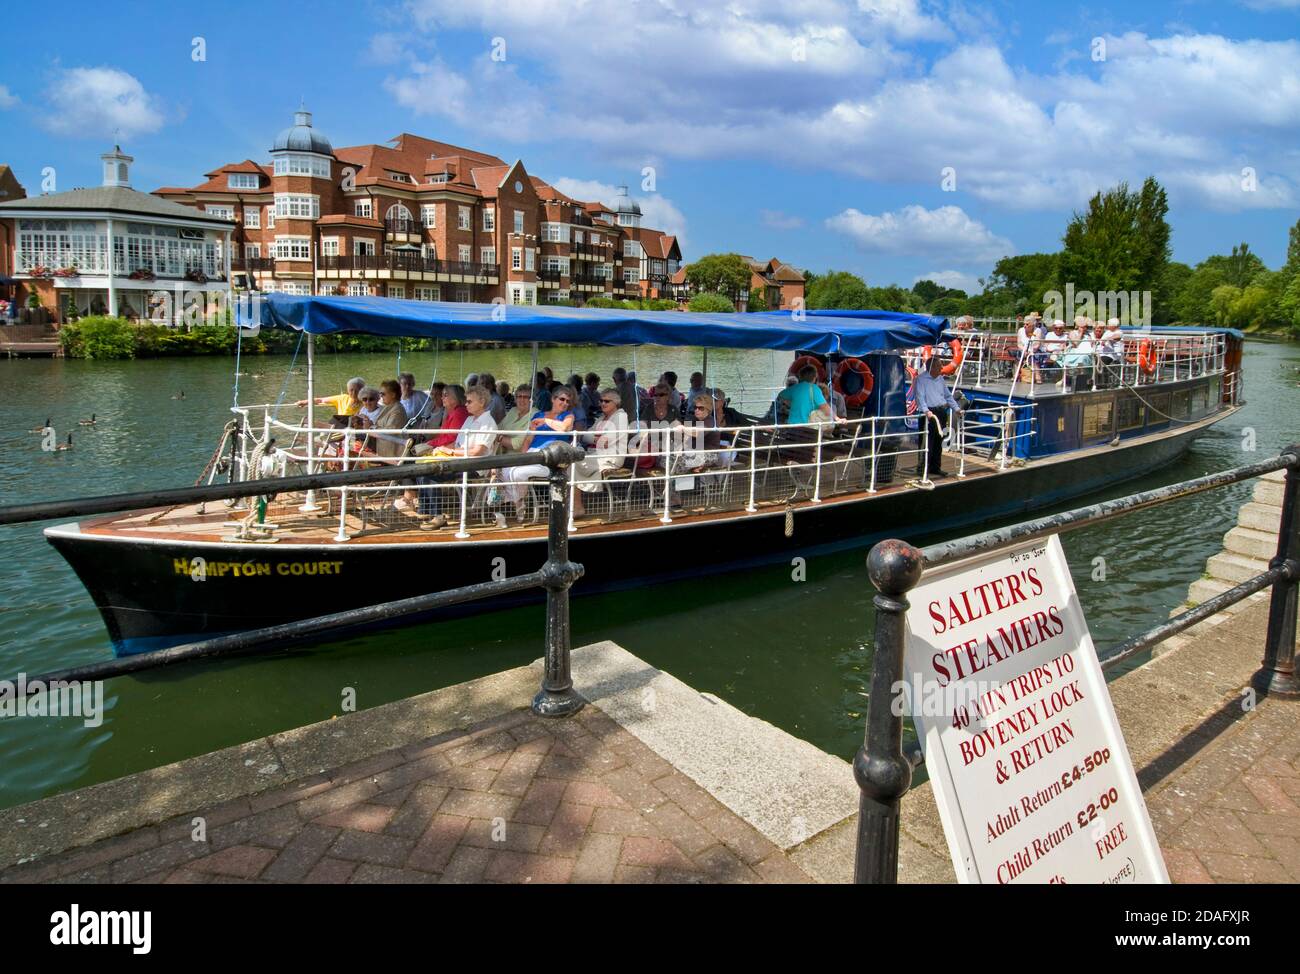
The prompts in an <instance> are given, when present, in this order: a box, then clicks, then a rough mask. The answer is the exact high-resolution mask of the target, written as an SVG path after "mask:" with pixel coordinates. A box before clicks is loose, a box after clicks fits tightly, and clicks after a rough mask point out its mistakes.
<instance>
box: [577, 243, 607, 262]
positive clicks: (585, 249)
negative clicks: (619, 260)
mask: <svg viewBox="0 0 1300 974" xmlns="http://www.w3.org/2000/svg"><path fill="white" fill-rule="evenodd" d="M569 256H570V257H572V258H574V259H575V260H598V261H601V262H602V263H603V262H605V261H609V260H613V259H614V248H613V247H611V246H609V245H606V246H603V247H593V246H591V244H574V245H573V246H572V247H570V248H569Z"/></svg>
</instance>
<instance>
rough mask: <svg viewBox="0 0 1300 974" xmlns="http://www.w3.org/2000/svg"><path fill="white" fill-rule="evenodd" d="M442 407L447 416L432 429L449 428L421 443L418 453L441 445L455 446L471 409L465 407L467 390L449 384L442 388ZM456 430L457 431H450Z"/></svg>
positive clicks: (426, 451)
mask: <svg viewBox="0 0 1300 974" xmlns="http://www.w3.org/2000/svg"><path fill="white" fill-rule="evenodd" d="M442 407H443V409H444V410H446V413H447V415H446V417H445V418H444V419H443V421H442V423H440V424H439V425H438V426H436V427H430V429H443V430H448V431H449V432H446V433H438V434H435V435H434V436H431V437H429V441H428V442H427V443H422V444H420V448H418V449H417V450H416V452H417V453H420V454H424V453H428V452H429V451H430V450H436V449H437V448H438V447H440V446H454V445H455V443H456V436H457V434H458V433H459V431H460V428H461V426H463V425H464V423H465V420H467V419H468V418H469V411H468V410H466V408H465V390H464V388H462V387H461V386H447V387H446V388H445V389H443V390H442ZM451 430H455V431H456V432H450V431H451Z"/></svg>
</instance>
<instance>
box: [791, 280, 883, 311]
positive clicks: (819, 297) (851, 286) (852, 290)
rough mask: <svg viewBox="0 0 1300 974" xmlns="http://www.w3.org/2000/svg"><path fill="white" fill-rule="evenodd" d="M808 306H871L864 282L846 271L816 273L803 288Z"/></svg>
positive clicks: (847, 307)
mask: <svg viewBox="0 0 1300 974" xmlns="http://www.w3.org/2000/svg"><path fill="white" fill-rule="evenodd" d="M804 297H805V300H806V302H807V306H808V307H809V308H841V309H855V308H856V309H863V308H870V307H871V299H870V294H869V293H868V289H867V285H866V282H865V281H863V280H862V278H860V277H858V276H857V275H856V274H850V273H849V272H848V271H827V272H826V273H825V274H819V275H816V276H815V277H814V279H813V282H812V283H811V284H809V285H807V286H806V287H805V289H804Z"/></svg>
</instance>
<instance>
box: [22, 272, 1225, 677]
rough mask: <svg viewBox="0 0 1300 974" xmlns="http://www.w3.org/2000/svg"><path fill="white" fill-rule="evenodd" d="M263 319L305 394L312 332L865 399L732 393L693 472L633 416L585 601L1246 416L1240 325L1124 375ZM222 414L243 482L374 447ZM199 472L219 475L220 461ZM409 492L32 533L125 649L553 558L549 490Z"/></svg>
mask: <svg viewBox="0 0 1300 974" xmlns="http://www.w3.org/2000/svg"><path fill="white" fill-rule="evenodd" d="M254 315H255V318H256V321H255V322H246V323H254V324H256V325H258V326H261V327H288V328H295V329H299V330H302V331H303V332H305V333H306V336H307V347H308V356H307V357H308V369H307V381H308V390H309V393H308V398H309V401H311V400H313V399H314V397H315V394H316V390H315V389H314V385H313V375H314V353H313V347H314V340H313V337H312V336H316V335H323V334H331V333H335V332H363V333H368V334H374V335H388V336H419V337H427V338H435V339H439V340H460V341H465V340H476V341H485V342H502V343H511V344H517V343H539V342H541V343H556V344H564V345H584V344H587V345H590V344H602V345H618V346H655V345H657V346H668V347H692V348H696V347H699V348H705V349H707V348H733V349H735V348H739V349H772V350H774V351H775V352H777V353H782V354H788V355H789V356H790V358H791V371H792V372H793V371H795V366H796V365H798V364H801V363H804V362H812V363H813V364H815V365H816V366H817V367H819V368H821V369H825V370H826V371H827V374H828V375H832V376H834V377H835V381H836V382H837V383H838V384H839V385H840V386H841V387H842V388H843V389H844V391H846V392H848V393H849V395H848V399H849V402H850V403H855V404H856V408H853V409H851V410H849V416H848V418H847V419H846V420H845V421H844V422H837V423H825V422H813V423H809V424H805V425H799V426H793V425H790V424H788V423H787V424H781V423H775V422H773V420H774V419H775V418H777V417H776V416H774V410H773V408H772V396H773V394H774V393H775V392H776V391H777V390H775V389H766V390H762V392H761V395H760V396H759V397H758V399H757V401H754V400H753V399H750V400H749V401H746V400H745V397H743V396H739V395H732V396H731V397H729V401H728V403H727V406H726V410H725V414H724V415H725V420H724V422H725V426H724V429H723V431H722V441H721V445H720V446H719V447H718V448H717V449H715V450H712V451H706V452H708V453H709V456H708V457H707V458H706V459H707V462H705V463H702V464H701V463H700V462H699V461H700V459H701V458H700V457H699V456H698V455H696V456H692V457H691V458H690V460H691V462H692V464H693V465H692V466H691V467H690V468H687V467H685V466H684V465H683V459H684V452H683V441H682V439H681V434H680V432H678V431H665V430H663V429H652V428H649V427H646V428H641V427H640V426H639V425H638V424H634V427H633V432H632V436H631V438H630V440H629V443H628V446H627V456H626V458H625V462H623V463H622V465H621V466H617V467H615V468H614V469H612V470H610V471H609V472H608V473H607V474H606V475H605V476H604V477H603V478H602V479H601V481H600V483H599V484H598V485H597V487H598V490H597V491H596V492H594V493H589V494H585V495H584V497H585V499H586V505H585V506H586V513H585V514H584V515H583V516H581V517H577V518H574V519H573V520H572V523H571V525H570V526H571V529H572V535H571V540H570V553H571V557H572V558H573V560H575V561H578V562H580V563H581V564H582V565H583V566H584V568H585V573H584V576H583V578H582V579H581V580H580V581H579V582H578V583H577V584H576V585H575V587H574V590H573V591H574V593H575V594H578V595H581V594H584V593H590V592H597V591H602V590H610V589H616V588H624V587H631V586H643V585H646V584H652V583H655V582H659V581H663V580H667V579H670V578H674V577H681V576H684V575H693V574H706V573H711V572H724V571H728V570H732V569H735V568H740V567H746V566H753V565H760V564H765V563H772V562H778V561H785V562H789V560H790V559H791V558H792V557H794V556H807V555H811V554H816V553H820V552H825V551H830V550H835V549H842V548H847V547H865V546H868V545H870V544H873V543H874V542H875V541H878V540H880V539H881V538H883V537H887V536H902V537H917V536H920V535H923V534H925V535H933V534H935V533H942V532H957V531H959V530H962V529H969V528H972V527H974V526H976V525H979V524H982V523H984V522H987V521H990V520H993V519H997V518H1006V517H1012V516H1021V515H1024V514H1027V513H1028V512H1031V511H1034V510H1036V509H1039V508H1043V507H1047V506H1050V505H1055V504H1059V503H1060V502H1062V501H1065V500H1067V499H1069V498H1074V497H1078V496H1082V495H1086V494H1089V493H1091V492H1094V491H1098V490H1101V489H1103V488H1106V487H1108V486H1111V485H1113V484H1116V483H1119V482H1121V481H1124V480H1126V479H1130V478H1134V477H1138V476H1140V475H1144V474H1148V473H1150V472H1151V471H1153V470H1155V469H1157V468H1158V467H1160V466H1161V465H1163V464H1167V463H1169V462H1171V461H1172V460H1174V459H1175V458H1177V457H1178V456H1179V455H1180V454H1182V453H1183V452H1184V451H1186V450H1187V449H1188V447H1189V446H1190V445H1191V443H1192V441H1193V440H1194V439H1195V438H1196V437H1197V436H1199V435H1200V434H1201V433H1203V432H1205V431H1206V430H1207V429H1208V428H1209V427H1210V426H1211V425H1212V424H1214V423H1216V422H1218V421H1220V420H1222V419H1223V418H1225V417H1226V416H1228V415H1230V414H1231V413H1232V412H1233V411H1235V410H1236V409H1238V408H1240V404H1241V401H1242V399H1241V394H1242V379H1241V348H1242V335H1241V333H1240V332H1236V331H1233V330H1231V329H1185V328H1169V329H1158V328H1157V329H1144V330H1140V331H1138V330H1132V329H1130V330H1127V331H1126V332H1125V341H1124V349H1125V350H1124V352H1123V354H1121V355H1119V356H1118V357H1115V359H1114V360H1113V361H1110V362H1107V361H1103V360H1101V359H1100V358H1097V357H1094V358H1093V360H1092V361H1091V362H1090V363H1089V364H1087V365H1086V366H1085V367H1078V365H1077V360H1076V367H1075V368H1073V369H1071V370H1068V372H1063V371H1062V370H1058V369H1053V368H1050V367H1047V366H1044V367H1041V368H1035V364H1034V359H1033V355H1032V350H1021V349H1019V348H1018V347H1017V343H1016V338H1015V336H1014V335H1011V334H998V333H995V332H993V331H989V330H976V329H973V328H969V327H967V328H964V329H955V328H953V327H952V326H951V325H950V323H949V322H948V321H947V320H946V319H943V318H937V317H930V316H925V315H908V314H899V313H891V312H879V311H832V312H818V311H807V312H802V313H798V314H792V313H790V312H766V313H755V314H735V315H707V314H706V315H700V314H682V313H675V312H659V313H655V312H626V311H615V310H595V309H590V310H589V309H572V308H546V307H523V306H502V305H471V304H452V303H433V302H417V301H402V300H396V299H384V298H346V297H297V296H290V295H282V294H271V295H266V296H263V297H262V298H261V302H260V307H259V308H257V309H256V311H255V313H254ZM940 350H942V351H944V352H951V353H952V357H951V358H950V360H949V362H948V365H947V369H948V371H950V372H951V374H950V375H949V376H946V378H947V380H948V381H949V383H950V384H951V385H952V386H953V387H954V388H955V389H956V390H957V391H958V392H959V393H960V395H961V396H963V397H964V398H965V400H966V401H967V408H966V410H965V411H964V412H963V413H961V414H960V418H959V419H958V420H957V421H954V422H952V423H951V424H950V429H948V430H946V431H944V433H943V435H944V436H945V441H944V442H945V450H944V454H943V464H942V467H943V473H944V474H945V475H946V476H945V477H943V478H942V479H936V478H931V477H928V476H927V475H925V473H924V463H923V457H924V451H925V449H926V447H927V444H928V437H929V436H931V435H934V436H937V435H940V432H939V430H937V429H934V430H933V431H932V430H931V429H927V428H925V427H924V425H919V424H918V423H917V417H916V416H915V415H909V412H908V404H907V400H908V396H907V392H908V388H909V386H910V377H911V375H912V374H914V370H915V369H918V368H921V367H923V365H922V363H923V361H924V359H925V358H926V356H927V355H929V354H939V352H940ZM641 354H642V355H644V354H645V352H644V351H643V352H642V353H641ZM704 361H707V352H705V353H704ZM534 371H536V369H534ZM704 371H707V367H706V368H705V369H704ZM864 380H865V381H864ZM707 384H708V383H707V379H706V385H707ZM328 391H329V392H333V391H334V390H328ZM289 412H294V410H292V409H289ZM235 413H236V421H237V423H238V424H240V426H241V428H242V429H243V430H244V431H245V432H246V435H244V436H240V437H235V438H234V441H235V443H236V444H237V447H236V448H235V449H233V450H232V451H231V456H230V461H231V462H230V471H229V476H231V477H232V478H235V479H241V480H242V479H250V478H256V477H257V476H267V475H271V474H274V475H291V474H298V473H303V472H307V471H319V470H322V469H341V468H347V467H348V465H349V463H351V464H352V465H353V466H355V463H356V461H354V460H351V459H349V458H350V457H352V455H353V452H354V449H352V450H350V449H349V448H350V447H354V443H353V438H354V437H355V436H364V435H365V434H361V433H354V432H341V431H339V430H338V429H335V428H332V427H331V426H330V425H329V424H328V421H327V418H325V417H322V416H321V414H320V413H321V411H320V409H319V408H317V407H313V406H311V405H309V406H308V407H307V408H306V413H305V415H304V416H302V417H297V418H292V419H286V418H281V416H282V415H283V414H284V409H277V408H276V405H275V404H266V405H260V406H236V407H235ZM918 425H919V428H917V429H915V430H914V427H918ZM407 432H408V433H410V434H411V435H412V436H413V437H415V436H418V435H420V434H422V433H427V432H436V431H423V430H421V431H416V430H410V431H407ZM340 441H342V442H340ZM408 447H409V443H408ZM219 452H220V448H219ZM691 452H692V453H695V454H698V452H699V451H697V450H692V451H691ZM335 453H338V454H339V456H337V457H336V456H334V455H333V454H335ZM638 458H639V459H640V463H638V462H637V461H638ZM919 460H920V461H922V462H921V463H919V464H918V461H919ZM206 474H207V477H208V480H209V481H213V480H214V479H215V478H216V476H217V470H216V469H215V468H214V469H211V470H209V471H206ZM401 489H402V488H401V487H400V486H397V485H379V486H368V487H364V488H358V487H349V488H338V489H331V490H323V491H316V492H314V493H310V494H306V495H287V494H280V495H278V496H275V497H273V498H268V499H267V504H266V505H265V506H263V505H261V504H249V505H245V504H243V502H239V503H238V504H236V503H234V502H231V503H230V504H220V503H218V504H212V503H209V504H208V505H206V507H205V506H203V505H185V506H180V507H173V508H162V509H151V510H142V511H132V512H127V513H124V514H118V515H113V516H108V517H99V518H93V519H89V520H85V521H82V522H80V523H75V524H66V525H59V526H55V527H51V528H48V529H47V530H46V532H45V534H46V536H47V538H48V539H49V541H50V543H51V544H53V545H54V546H55V548H57V549H58V551H59V552H60V553H61V554H62V555H63V557H64V558H65V559H66V560H67V561H68V562H69V564H70V565H71V566H72V567H73V569H74V570H75V571H76V573H77V574H78V576H79V577H80V579H81V580H82V582H83V583H84V584H85V586H86V588H87V590H88V591H89V593H90V595H91V597H92V598H93V599H94V601H95V604H96V605H97V606H98V608H99V610H100V613H101V614H102V616H103V619H104V622H105V625H106V626H107V628H108V633H109V636H110V637H111V639H112V642H113V646H114V648H115V651H116V652H117V653H118V654H119V655H126V654H132V653H138V652H143V651H148V650H153V649H159V648H164V647H167V646H171V645H175V644H178V643H183V642H189V641H193V640H196V639H202V638H207V637H211V636H215V635H218V634H223V633H229V632H237V631H244V630H248V629H254V628H260V627H263V626H269V625H274V624H277V623H281V622H286V621H291V620H294V619H300V618H306V617H310V616H313V615H319V614H321V613H323V612H327V611H328V612H334V611H339V610H343V609H346V608H351V607H358V606H365V605H370V604H374V603H376V602H379V601H388V600H393V599H399V598H406V597H410V596H416V595H423V594H428V593H430V592H436V591H440V590H444V589H451V588H456V587H459V586H463V585H467V584H470V583H472V582H475V581H486V580H488V579H489V578H493V577H501V573H502V571H503V570H504V571H507V572H508V573H510V574H515V573H522V572H528V571H534V570H536V569H537V567H538V566H539V565H540V564H541V563H542V562H543V561H544V560H545V558H546V524H545V515H544V513H542V512H541V508H542V503H541V501H540V494H541V485H540V484H538V485H532V486H530V487H529V488H528V489H529V490H532V491H535V492H536V493H537V495H538V497H539V500H538V502H537V503H536V504H535V505H534V509H535V510H536V511H537V512H538V514H537V515H536V516H534V517H532V518H530V519H528V520H526V521H525V523H519V522H518V521H516V519H515V518H514V517H513V516H510V515H511V514H513V511H511V510H510V509H509V508H507V507H505V506H504V505H503V503H502V502H501V501H500V500H498V499H497V498H496V497H495V496H494V493H495V492H494V490H493V489H492V485H491V484H490V483H487V482H483V481H477V480H471V479H470V478H469V477H463V478H461V479H460V480H457V481H454V482H449V483H428V484H422V485H421V486H420V487H419V488H418V490H419V491H420V494H421V501H420V505H419V508H418V509H419V510H424V511H426V512H428V511H432V510H437V511H441V512H443V515H444V516H445V518H446V521H447V524H446V526H445V527H442V528H440V529H437V530H429V529H428V528H429V522H428V521H427V520H425V519H422V518H420V517H419V516H417V515H416V514H415V513H413V512H401V511H397V510H394V509H393V504H392V501H393V500H394V498H395V497H397V496H399V495H400V493H401ZM570 489H571V490H572V489H573V487H572V483H571V488H570ZM503 513H504V514H506V515H507V516H505V517H501V516H498V515H501V514H503ZM435 523H437V522H435ZM200 566H201V569H202V570H201V571H200V570H198V569H199V568H200ZM197 578H201V579H202V582H201V583H199V582H196V580H195V579H197ZM534 597H536V598H539V599H540V598H541V594H540V593H537V594H536V595H535V596H534ZM527 598H528V596H515V597H512V599H510V600H504V599H502V600H497V601H494V602H486V603H478V604H476V605H475V606H473V607H472V609H470V610H467V609H465V608H462V609H460V610H458V611H461V612H464V611H480V610H483V609H487V608H499V607H502V606H504V605H507V604H517V603H518V602H519V601H521V600H524V599H527Z"/></svg>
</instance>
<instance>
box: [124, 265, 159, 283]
mask: <svg viewBox="0 0 1300 974" xmlns="http://www.w3.org/2000/svg"><path fill="white" fill-rule="evenodd" d="M127 279H128V280H132V281H152V280H153V279H154V274H153V271H151V270H149V268H147V267H137V268H136V269H135V270H133V271H132V272H131V273H130V274H128V275H127Z"/></svg>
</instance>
